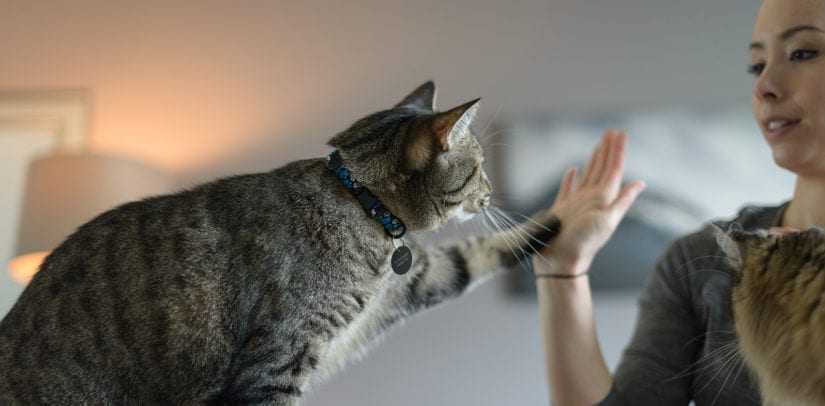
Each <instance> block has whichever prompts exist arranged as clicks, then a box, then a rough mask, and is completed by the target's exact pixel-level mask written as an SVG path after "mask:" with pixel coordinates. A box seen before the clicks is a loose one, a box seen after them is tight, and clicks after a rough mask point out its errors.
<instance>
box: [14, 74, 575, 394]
mask: <svg viewBox="0 0 825 406" xmlns="http://www.w3.org/2000/svg"><path fill="white" fill-rule="evenodd" d="M434 100H435V86H434V84H433V83H432V82H427V83H425V84H424V85H422V86H421V87H419V88H418V89H416V90H415V91H413V92H412V93H411V94H410V95H408V96H407V97H406V98H405V99H403V100H402V101H401V102H400V103H399V104H397V105H396V106H394V107H393V108H391V109H388V110H385V111H380V112H378V113H374V114H371V115H369V116H367V117H365V118H362V119H360V120H358V121H357V122H356V123H355V124H353V125H352V126H351V127H350V128H349V129H347V130H345V131H343V132H341V133H340V134H338V135H336V136H335V137H333V138H332V139H331V140H330V141H329V144H330V145H331V146H332V147H334V148H336V150H335V151H336V152H333V153H332V154H330V156H329V157H328V159H326V160H325V159H309V160H303V161H297V162H293V163H290V164H288V165H286V166H284V167H281V168H279V169H275V170H273V171H271V172H267V173H259V174H250V175H243V176H235V177H230V178H226V179H221V180H217V181H215V182H212V183H208V184H205V185H202V186H199V187H195V188H192V189H190V190H186V191H182V192H180V193H177V194H172V195H166V196H159V197H152V198H147V199H145V200H142V201H137V202H132V203H128V204H125V205H123V206H121V207H118V208H116V209H113V210H111V211H108V212H106V213H103V214H101V215H100V216H98V217H97V218H95V219H93V220H92V221H90V222H89V223H87V224H85V225H83V226H81V227H80V228H79V229H78V230H77V231H76V232H75V233H74V234H73V235H71V236H70V237H69V238H68V239H67V240H66V241H65V242H63V243H62V244H61V245H60V246H59V247H58V248H56V249H55V250H54V251H53V253H52V254H51V255H50V256H49V257H48V258H47V259H46V260H45V262H44V263H43V265H42V267H41V269H40V271H39V272H38V273H37V275H36V276H35V277H34V279H33V280H32V281H31V283H30V284H29V285H28V287H27V288H26V289H25V291H24V292H23V293H22V295H21V296H20V298H19V300H18V301H17V303H16V304H15V305H14V307H13V308H12V310H11V311H10V312H9V314H8V315H7V316H6V317H5V318H4V319H3V320H2V322H0V404H3V405H5V404H159V403H163V404H226V403H231V404H235V403H267V404H274V405H296V404H299V402H300V398H301V396H302V394H304V393H305V392H306V391H307V390H309V389H310V388H311V387H312V386H313V385H314V384H317V383H318V382H319V381H321V380H322V379H323V378H325V377H327V376H329V375H330V374H332V373H333V372H334V371H336V370H338V369H339V368H341V367H342V366H343V364H344V363H345V362H346V361H347V360H350V359H353V358H356V357H358V356H361V355H363V354H364V352H365V351H366V350H367V349H368V347H370V346H371V345H373V344H375V343H376V342H377V341H378V340H379V339H380V337H381V336H382V335H383V334H384V333H385V332H386V331H387V329H388V328H390V327H392V326H393V325H396V324H399V322H401V321H402V320H404V319H405V318H407V317H408V316H410V315H412V314H414V313H416V312H419V311H421V310H423V309H426V308H429V307H431V306H433V305H435V304H438V303H440V302H442V301H444V300H447V299H450V298H452V297H455V296H457V295H459V294H461V293H462V292H465V291H467V290H468V289H469V288H471V287H473V286H474V285H475V284H477V283H479V282H480V281H481V280H483V279H485V278H486V277H487V276H489V275H490V274H491V273H492V272H493V271H494V270H496V269H501V268H503V267H507V266H510V265H512V264H514V263H516V262H518V261H522V260H524V259H525V258H524V257H526V256H527V255H530V254H531V253H533V252H535V249H536V247H534V246H531V244H530V243H531V242H534V241H539V242H541V241H547V240H548V239H550V238H551V237H552V236H553V235H554V234H555V233H556V231H557V230H558V227H559V224H558V220H557V219H556V218H555V217H554V216H552V215H551V214H550V213H549V212H543V213H540V214H538V215H536V216H535V217H534V218H532V219H529V221H527V222H525V223H524V224H521V225H518V226H516V227H514V228H513V229H510V230H508V232H513V231H517V232H519V233H521V234H520V236H521V239H519V240H518V241H520V244H519V246H513V244H514V243H515V241H516V240H515V239H513V238H512V235H510V237H508V235H507V234H506V233H505V232H498V233H493V234H489V235H486V236H478V237H472V238H469V239H467V240H464V241H460V242H458V243H454V244H448V245H444V246H425V245H422V244H419V243H417V242H416V241H415V234H419V232H420V231H425V230H433V229H436V228H438V227H439V226H441V225H442V224H444V223H445V222H447V221H448V220H451V219H456V218H460V217H465V216H468V215H472V214H474V213H480V212H483V211H485V210H486V209H488V207H489V205H490V183H489V182H488V180H487V176H486V175H485V173H484V170H483V169H482V166H481V164H482V161H483V155H482V148H481V147H480V145H479V143H478V141H477V139H476V137H475V135H474V134H473V133H472V131H471V130H470V128H469V124H470V123H471V122H472V119H473V116H474V115H475V112H476V111H477V109H478V106H479V105H478V101H477V100H475V101H472V102H469V103H466V104H464V105H461V106H459V107H456V108H453V109H450V110H447V111H444V112H435V107H434ZM365 209H366V210H365ZM376 220H377V221H376ZM405 233H406V234H405ZM402 236H403V237H402ZM398 237H402V238H398ZM402 247H406V248H402ZM406 249H410V250H411V252H406V251H404V250H406ZM397 252H400V253H402V254H404V255H401V256H400V258H395V259H393V260H392V261H391V257H392V255H393V253H397ZM409 254H412V265H411V268H409V269H408V268H407V267H408V266H409V265H410V256H409ZM391 262H392V263H391Z"/></svg>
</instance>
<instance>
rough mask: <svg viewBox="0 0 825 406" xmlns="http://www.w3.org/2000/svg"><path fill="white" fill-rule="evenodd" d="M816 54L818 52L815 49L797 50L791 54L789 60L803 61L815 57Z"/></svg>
mask: <svg viewBox="0 0 825 406" xmlns="http://www.w3.org/2000/svg"><path fill="white" fill-rule="evenodd" d="M817 53H818V51H817V50H815V49H797V50H796V51H793V52H791V60H792V61H804V60H806V59H811V58H813V57H815V56H816V55H817Z"/></svg>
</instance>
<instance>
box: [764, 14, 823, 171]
mask: <svg viewBox="0 0 825 406" xmlns="http://www.w3.org/2000/svg"><path fill="white" fill-rule="evenodd" d="M750 59H751V66H750V71H751V73H753V74H754V76H755V78H756V79H755V81H754V84H753V96H752V101H751V106H752V108H753V115H754V117H755V118H756V121H757V123H758V124H759V127H760V129H761V130H762V134H763V135H764V136H765V139H766V140H767V142H768V144H769V145H770V147H771V150H772V152H773V159H774V161H775V162H776V163H777V164H778V165H779V166H781V167H783V168H786V169H788V170H791V171H793V172H795V173H796V174H798V175H803V176H823V177H825V0H765V1H764V2H763V3H762V6H761V7H760V9H759V14H758V15H757V17H756V24H755V25H754V29H753V38H752V43H751V44H750Z"/></svg>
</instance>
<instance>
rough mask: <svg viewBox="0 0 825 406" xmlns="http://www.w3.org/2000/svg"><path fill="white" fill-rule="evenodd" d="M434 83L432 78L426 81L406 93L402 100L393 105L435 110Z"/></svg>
mask: <svg viewBox="0 0 825 406" xmlns="http://www.w3.org/2000/svg"><path fill="white" fill-rule="evenodd" d="M435 91H436V89H435V83H433V81H432V80H430V81H427V82H426V83H424V84H423V85H421V86H418V88H417V89H415V90H413V91H412V93H410V94H408V95H407V97H405V98H404V100H401V101H400V102H399V103H398V104H396V105H395V107H401V106H408V105H412V106H415V107H418V108H421V109H424V110H430V111H434V110H435V96H436V94H435Z"/></svg>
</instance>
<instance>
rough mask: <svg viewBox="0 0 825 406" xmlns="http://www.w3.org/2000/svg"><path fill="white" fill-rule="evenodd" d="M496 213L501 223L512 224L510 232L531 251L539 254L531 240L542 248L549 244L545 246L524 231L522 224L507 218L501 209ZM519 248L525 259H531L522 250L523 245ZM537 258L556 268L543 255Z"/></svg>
mask: <svg viewBox="0 0 825 406" xmlns="http://www.w3.org/2000/svg"><path fill="white" fill-rule="evenodd" d="M495 213H496V214H497V215H498V216H500V220H501V221H503V222H504V223H505V224H510V229H509V231H510V232H511V233H512V234H513V236H514V237H518V238H519V239H521V240H522V241H523V242H524V244H526V245H528V246H529V247H530V249H531V250H532V251H534V252H535V253H538V249H536V247H535V246H533V244H532V243H531V242H530V240H529V239H532V240H534V241H536V242H537V243H538V244H540V245H542V246H545V247H546V246H547V244H545V243H544V242H543V241H541V240H539V239H537V238H535V237H534V236H533V235H532V234H530V233H529V232H527V231H526V230H524V229H523V226H522V225H521V224H520V223H518V222H516V221H515V220H513V219H511V218H509V217H507V216H506V214H504V213H502V212H501V211H500V209H498V208H496V211H495ZM528 237H529V239H528ZM518 248H519V249H520V250H521V252H522V253H523V254H524V257H525V258H529V257H530V254H529V253H528V252H527V251H525V250H524V248H522V245H521V244H519V245H518ZM535 256H537V257H539V258H540V259H541V260H542V261H544V262H545V263H546V264H547V265H549V266H551V267H552V266H554V265H553V263H552V262H550V261H549V260H548V259H547V258H545V257H544V256H543V255H538V254H536V255H535Z"/></svg>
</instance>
